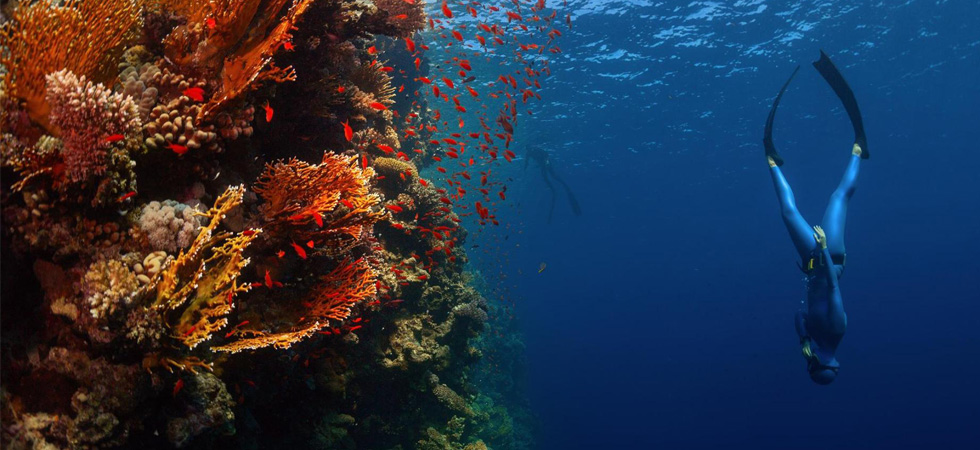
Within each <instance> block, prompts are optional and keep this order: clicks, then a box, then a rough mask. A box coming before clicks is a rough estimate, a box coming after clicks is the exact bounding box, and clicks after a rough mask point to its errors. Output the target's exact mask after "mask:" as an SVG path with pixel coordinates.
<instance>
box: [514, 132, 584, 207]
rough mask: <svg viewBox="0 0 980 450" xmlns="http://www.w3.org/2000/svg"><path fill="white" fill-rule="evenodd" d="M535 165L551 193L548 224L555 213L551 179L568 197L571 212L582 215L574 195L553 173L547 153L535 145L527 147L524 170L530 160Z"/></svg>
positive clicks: (553, 187)
mask: <svg viewBox="0 0 980 450" xmlns="http://www.w3.org/2000/svg"><path fill="white" fill-rule="evenodd" d="M532 159H533V160H534V162H535V163H537V165H538V167H539V168H540V169H541V179H542V180H544V183H545V184H547V185H548V190H550V191H551V208H549V209H548V223H551V216H552V213H554V212H555V197H556V195H557V194H556V193H555V186H554V185H552V184H551V179H554V180H555V181H557V182H558V183H559V184H561V186H562V187H563V188H564V189H565V195H567V196H568V203H569V204H570V205H571V206H572V212H573V213H575V215H576V216H581V215H582V208H581V207H579V205H578V200H576V199H575V195H574V194H572V189H571V188H569V187H568V185H567V184H565V182H564V181H563V180H562V179H561V178H560V177H559V176H558V174H557V173H555V168H554V167H553V166H552V165H551V158H549V157H548V152H546V151H544V149H542V148H541V147H538V146H536V145H531V146H528V148H527V157H526V158H525V159H524V170H525V171H526V170H527V166H528V165H529V164H530V163H531V160H532Z"/></svg>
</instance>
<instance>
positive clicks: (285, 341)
mask: <svg viewBox="0 0 980 450" xmlns="http://www.w3.org/2000/svg"><path fill="white" fill-rule="evenodd" d="M376 294H377V287H376V285H375V275H374V271H373V270H372V269H371V267H370V266H369V265H368V264H367V263H366V262H365V261H363V260H358V261H355V262H353V263H347V262H344V263H341V264H340V266H338V267H337V268H336V269H334V270H333V271H331V272H330V273H329V274H327V275H326V276H324V277H323V278H322V279H321V280H320V282H319V283H318V284H317V285H316V286H314V287H313V289H312V290H311V291H310V292H309V294H308V295H307V296H306V298H305V301H304V302H303V304H304V305H303V306H304V308H303V309H302V310H300V311H301V312H300V314H303V316H302V317H301V318H300V319H298V320H297V323H296V324H295V325H294V326H293V327H292V329H290V330H288V331H282V332H274V333H267V332H264V331H260V330H257V329H254V328H248V329H239V330H238V335H239V336H240V339H238V340H235V341H233V342H231V343H229V344H226V345H222V346H218V347H212V350H215V351H222V352H230V353H237V352H240V351H242V350H253V349H257V348H262V347H269V346H273V347H275V348H279V349H285V348H289V347H290V346H292V345H293V344H294V343H296V342H298V341H301V340H303V339H305V338H307V337H309V336H312V335H313V333H315V332H317V331H319V330H321V329H323V328H325V327H327V326H329V325H330V321H343V320H344V319H346V318H347V317H348V316H349V315H350V311H351V307H353V306H354V305H356V304H358V303H360V302H362V301H364V300H366V299H369V298H373V297H374V296H375V295H376Z"/></svg>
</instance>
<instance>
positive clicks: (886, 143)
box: [485, 0, 980, 449]
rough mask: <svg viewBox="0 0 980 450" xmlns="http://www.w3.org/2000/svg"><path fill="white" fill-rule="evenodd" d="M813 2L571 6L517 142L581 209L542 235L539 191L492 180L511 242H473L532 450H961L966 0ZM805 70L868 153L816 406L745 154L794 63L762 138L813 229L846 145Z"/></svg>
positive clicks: (975, 105)
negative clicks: (830, 362) (478, 246)
mask: <svg viewBox="0 0 980 450" xmlns="http://www.w3.org/2000/svg"><path fill="white" fill-rule="evenodd" d="M813 4H814V2H802V1H798V2H792V4H789V2H774V1H763V0H755V1H752V0H742V1H737V2H720V1H719V2H707V1H694V2H652V1H629V2H623V1H588V2H585V1H574V0H573V1H570V2H569V8H570V10H571V11H572V20H573V27H574V28H573V30H572V31H571V32H567V33H565V35H564V36H563V37H562V41H561V47H562V49H563V51H564V53H563V54H562V56H561V57H560V58H558V59H556V60H555V61H554V62H553V64H552V68H553V76H552V77H551V78H550V79H548V80H547V83H546V88H545V89H544V90H543V91H542V95H543V96H544V100H545V102H544V103H543V104H541V105H539V106H538V110H537V111H536V112H535V115H534V116H533V117H531V118H528V117H524V118H523V119H522V123H521V126H520V129H519V131H518V138H519V139H518V142H520V143H528V142H535V143H538V144H540V145H542V146H544V147H545V148H547V149H549V151H550V152H551V157H552V160H553V162H554V166H555V168H556V170H557V171H558V173H559V174H560V175H562V177H563V178H564V179H565V180H566V181H567V182H568V183H569V184H570V186H571V187H572V189H573V190H574V191H575V192H576V194H577V195H578V197H579V201H580V202H581V204H582V208H583V211H584V212H583V215H582V216H581V217H575V216H573V215H572V214H571V211H570V208H569V207H568V204H567V203H564V202H563V198H562V197H561V196H560V195H559V197H558V206H557V207H556V211H555V218H554V220H553V221H552V223H550V224H549V223H547V212H546V211H547V208H548V204H549V201H550V200H549V199H550V195H549V194H548V193H547V188H546V187H545V185H544V184H543V183H542V182H541V181H540V178H539V176H538V173H537V172H536V171H535V170H528V171H527V172H523V171H522V170H521V169H522V166H523V164H522V163H521V164H515V167H514V168H512V169H511V170H512V173H511V175H512V176H513V177H514V181H513V182H512V183H511V186H510V189H511V190H510V191H509V192H510V194H511V198H512V199H513V202H514V203H515V205H517V206H516V207H515V208H513V209H511V210H510V212H507V210H504V211H503V212H502V213H501V214H502V215H504V216H505V217H504V218H505V219H506V221H507V222H508V223H512V224H514V226H513V228H512V229H511V230H507V231H506V233H508V239H507V240H506V241H504V240H502V238H501V237H500V236H497V238H496V239H497V240H498V242H499V243H500V245H501V246H502V247H503V248H504V249H505V250H506V252H505V253H506V257H507V263H506V267H504V269H503V270H504V271H505V272H506V273H508V274H510V276H509V277H508V279H507V282H508V283H510V285H511V288H512V291H513V295H515V296H516V297H517V298H519V302H518V311H517V312H518V316H519V320H520V322H521V324H522V327H523V330H524V333H525V338H526V343H527V352H528V361H529V363H528V364H529V373H528V374H527V376H528V390H529V395H530V397H531V402H532V406H533V408H534V410H535V413H536V414H537V415H538V418H539V420H540V429H539V436H538V442H539V447H540V448H541V449H577V448H653V447H658V448H672V449H673V448H753V449H768V448H772V449H786V448H793V449H810V448H813V449H823V448H892V449H894V448H975V447H973V445H976V442H977V441H978V439H980V425H978V424H980V387H978V383H977V379H978V375H977V374H978V373H980V359H978V358H977V356H978V350H977V349H978V348H980V337H978V333H977V330H978V329H980V319H978V317H980V294H978V292H977V281H976V280H977V279H978V274H980V258H978V256H977V255H978V254H980V241H978V239H980V235H978V231H980V226H978V225H980V185H978V183H977V181H978V176H977V174H978V173H980V148H978V144H977V142H978V141H977V138H978V128H980V119H978V114H980V87H978V83H977V81H978V74H980V26H977V25H978V23H980V2H977V1H971V0H964V1H912V0H910V1H905V2H901V4H900V2H897V1H895V2H892V1H876V2H830V1H824V2H816V6H813ZM852 4H854V5H858V6H849V5H852ZM733 5H734V6H733ZM821 48H822V49H824V50H826V51H827V53H828V54H829V55H830V56H831V57H832V58H833V59H834V61H835V62H836V63H837V65H838V67H840V69H841V71H842V72H843V74H844V76H845V77H846V78H847V80H848V82H849V83H850V85H851V86H852V88H853V89H854V91H855V94H856V96H857V99H858V101H859V103H860V106H861V109H862V112H863V115H864V119H865V124H866V129H867V132H868V136H869V137H868V141H869V147H870V148H869V150H870V152H871V159H870V160H868V161H865V162H864V163H863V164H862V167H861V175H860V180H859V186H858V190H857V193H856V195H855V196H854V198H853V200H852V202H851V207H850V209H849V211H848V225H847V235H846V244H847V251H848V260H847V263H848V264H847V271H846V273H845V274H844V276H843V278H842V279H841V288H842V291H843V295H844V304H845V308H846V311H847V314H848V321H849V323H848V325H849V326H848V329H847V334H846V336H845V337H844V340H843V342H842V344H841V347H840V349H839V352H838V358H839V360H840V361H841V364H842V368H841V370H840V375H839V377H838V379H837V381H836V382H834V383H833V384H831V385H829V386H818V385H816V384H814V383H813V382H811V381H810V379H809V378H808V376H807V374H806V370H805V361H804V359H803V358H802V356H801V355H800V347H799V344H798V338H797V336H796V333H795V331H794V329H793V315H794V313H795V311H796V310H797V309H798V308H799V307H800V305H801V301H802V300H803V299H804V295H805V293H804V284H803V279H802V274H801V272H800V271H799V270H798V269H797V267H796V262H797V260H798V257H797V256H796V252H795V251H794V249H793V247H792V243H791V242H790V239H789V235H788V233H787V232H786V230H785V229H784V227H783V224H782V221H781V220H780V216H779V212H778V209H777V203H776V197H775V194H774V192H773V187H772V183H771V181H770V177H769V173H768V168H767V166H766V162H765V158H764V156H763V148H762V143H761V141H762V131H763V125H764V122H765V118H766V114H767V112H768V109H769V106H770V104H771V102H772V99H773V97H774V96H775V94H776V92H777V91H778V89H779V87H780V85H781V84H782V82H783V81H784V80H785V79H786V77H788V76H789V74H790V73H791V72H792V70H793V68H794V67H795V66H796V65H797V64H800V65H802V66H803V67H802V69H801V71H800V74H799V75H798V76H797V78H796V80H795V81H794V83H793V84H792V85H791V86H790V88H789V90H788V91H787V93H786V95H785V96H784V98H783V102H782V104H781V107H780V110H779V115H778V116H777V118H776V125H775V128H776V129H775V141H776V146H777V148H779V150H780V152H781V154H782V155H783V157H784V158H785V159H786V165H785V166H783V170H784V173H785V174H786V176H787V177H788V179H789V181H790V183H791V184H792V186H793V188H794V190H795V193H796V198H797V202H798V204H799V206H800V209H801V212H802V213H803V215H804V217H805V218H807V219H808V220H809V221H810V222H811V223H815V222H817V221H819V219H820V217H821V216H822V214H823V210H824V207H825V206H826V202H827V197H828V195H829V194H830V192H831V191H832V190H833V189H834V187H835V186H836V184H837V183H838V181H839V179H840V176H841V174H842V171H843V168H844V165H845V164H846V162H847V158H848V156H849V150H850V146H851V143H852V142H853V132H852V131H851V127H850V123H849V122H848V120H847V116H846V114H845V113H844V111H843V108H842V107H841V106H840V102H839V101H838V99H837V98H836V97H835V96H834V94H833V92H832V91H831V90H830V88H829V87H828V86H827V85H826V83H824V81H823V80H822V79H821V78H820V77H819V75H818V74H817V72H816V71H815V70H814V69H813V68H812V66H810V63H811V62H812V61H814V60H816V59H817V57H818V55H819V53H818V50H819V49H821ZM522 150H523V149H522V147H520V146H519V147H518V149H517V153H518V154H521V153H522ZM559 194H560V192H559ZM517 230H521V232H520V233H518V231H517ZM498 233H499V234H503V233H505V231H499V232H498ZM485 239H489V238H485ZM542 262H544V263H546V264H547V268H546V270H544V271H543V272H541V273H538V267H539V264H540V263H542ZM487 264H489V263H487Z"/></svg>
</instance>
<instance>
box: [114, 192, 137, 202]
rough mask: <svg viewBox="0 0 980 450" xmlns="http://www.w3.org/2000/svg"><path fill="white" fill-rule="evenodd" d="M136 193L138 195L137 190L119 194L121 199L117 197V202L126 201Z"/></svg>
mask: <svg viewBox="0 0 980 450" xmlns="http://www.w3.org/2000/svg"><path fill="white" fill-rule="evenodd" d="M135 195H136V191H129V192H128V193H126V194H123V195H120V196H119V199H117V200H116V202H118V203H122V202H124V201H126V200H127V199H129V198H132V197H134V196H135Z"/></svg>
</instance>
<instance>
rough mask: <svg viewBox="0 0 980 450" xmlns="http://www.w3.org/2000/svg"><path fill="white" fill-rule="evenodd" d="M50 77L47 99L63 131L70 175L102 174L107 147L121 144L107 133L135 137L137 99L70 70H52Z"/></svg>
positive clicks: (78, 177) (79, 177)
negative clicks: (78, 75)
mask: <svg viewBox="0 0 980 450" xmlns="http://www.w3.org/2000/svg"><path fill="white" fill-rule="evenodd" d="M47 80H48V85H47V86H48V90H47V95H46V99H47V101H48V104H50V105H51V122H52V124H54V125H56V126H58V127H59V128H60V129H61V131H62V141H63V143H64V148H63V149H62V152H61V154H62V158H63V159H64V162H65V171H66V173H67V175H68V177H69V178H70V179H71V180H72V181H75V182H80V181H85V180H87V179H88V178H89V177H90V176H92V175H101V174H102V173H103V172H105V169H106V163H107V161H106V152H107V149H108V148H109V147H111V146H114V145H118V144H113V143H111V142H110V141H109V140H107V139H106V137H107V136H112V135H117V134H118V135H122V136H124V137H133V136H136V135H137V133H138V132H139V128H140V120H139V117H138V110H137V108H136V103H135V102H133V100H132V99H131V98H129V97H127V96H124V95H122V94H113V93H112V91H110V90H109V89H106V87H105V86H103V85H102V84H94V83H92V82H91V81H87V80H86V79H85V76H84V75H83V76H82V77H77V76H75V74H74V73H72V72H70V71H68V70H61V71H58V72H55V73H52V74H50V75H48V77H47Z"/></svg>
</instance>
